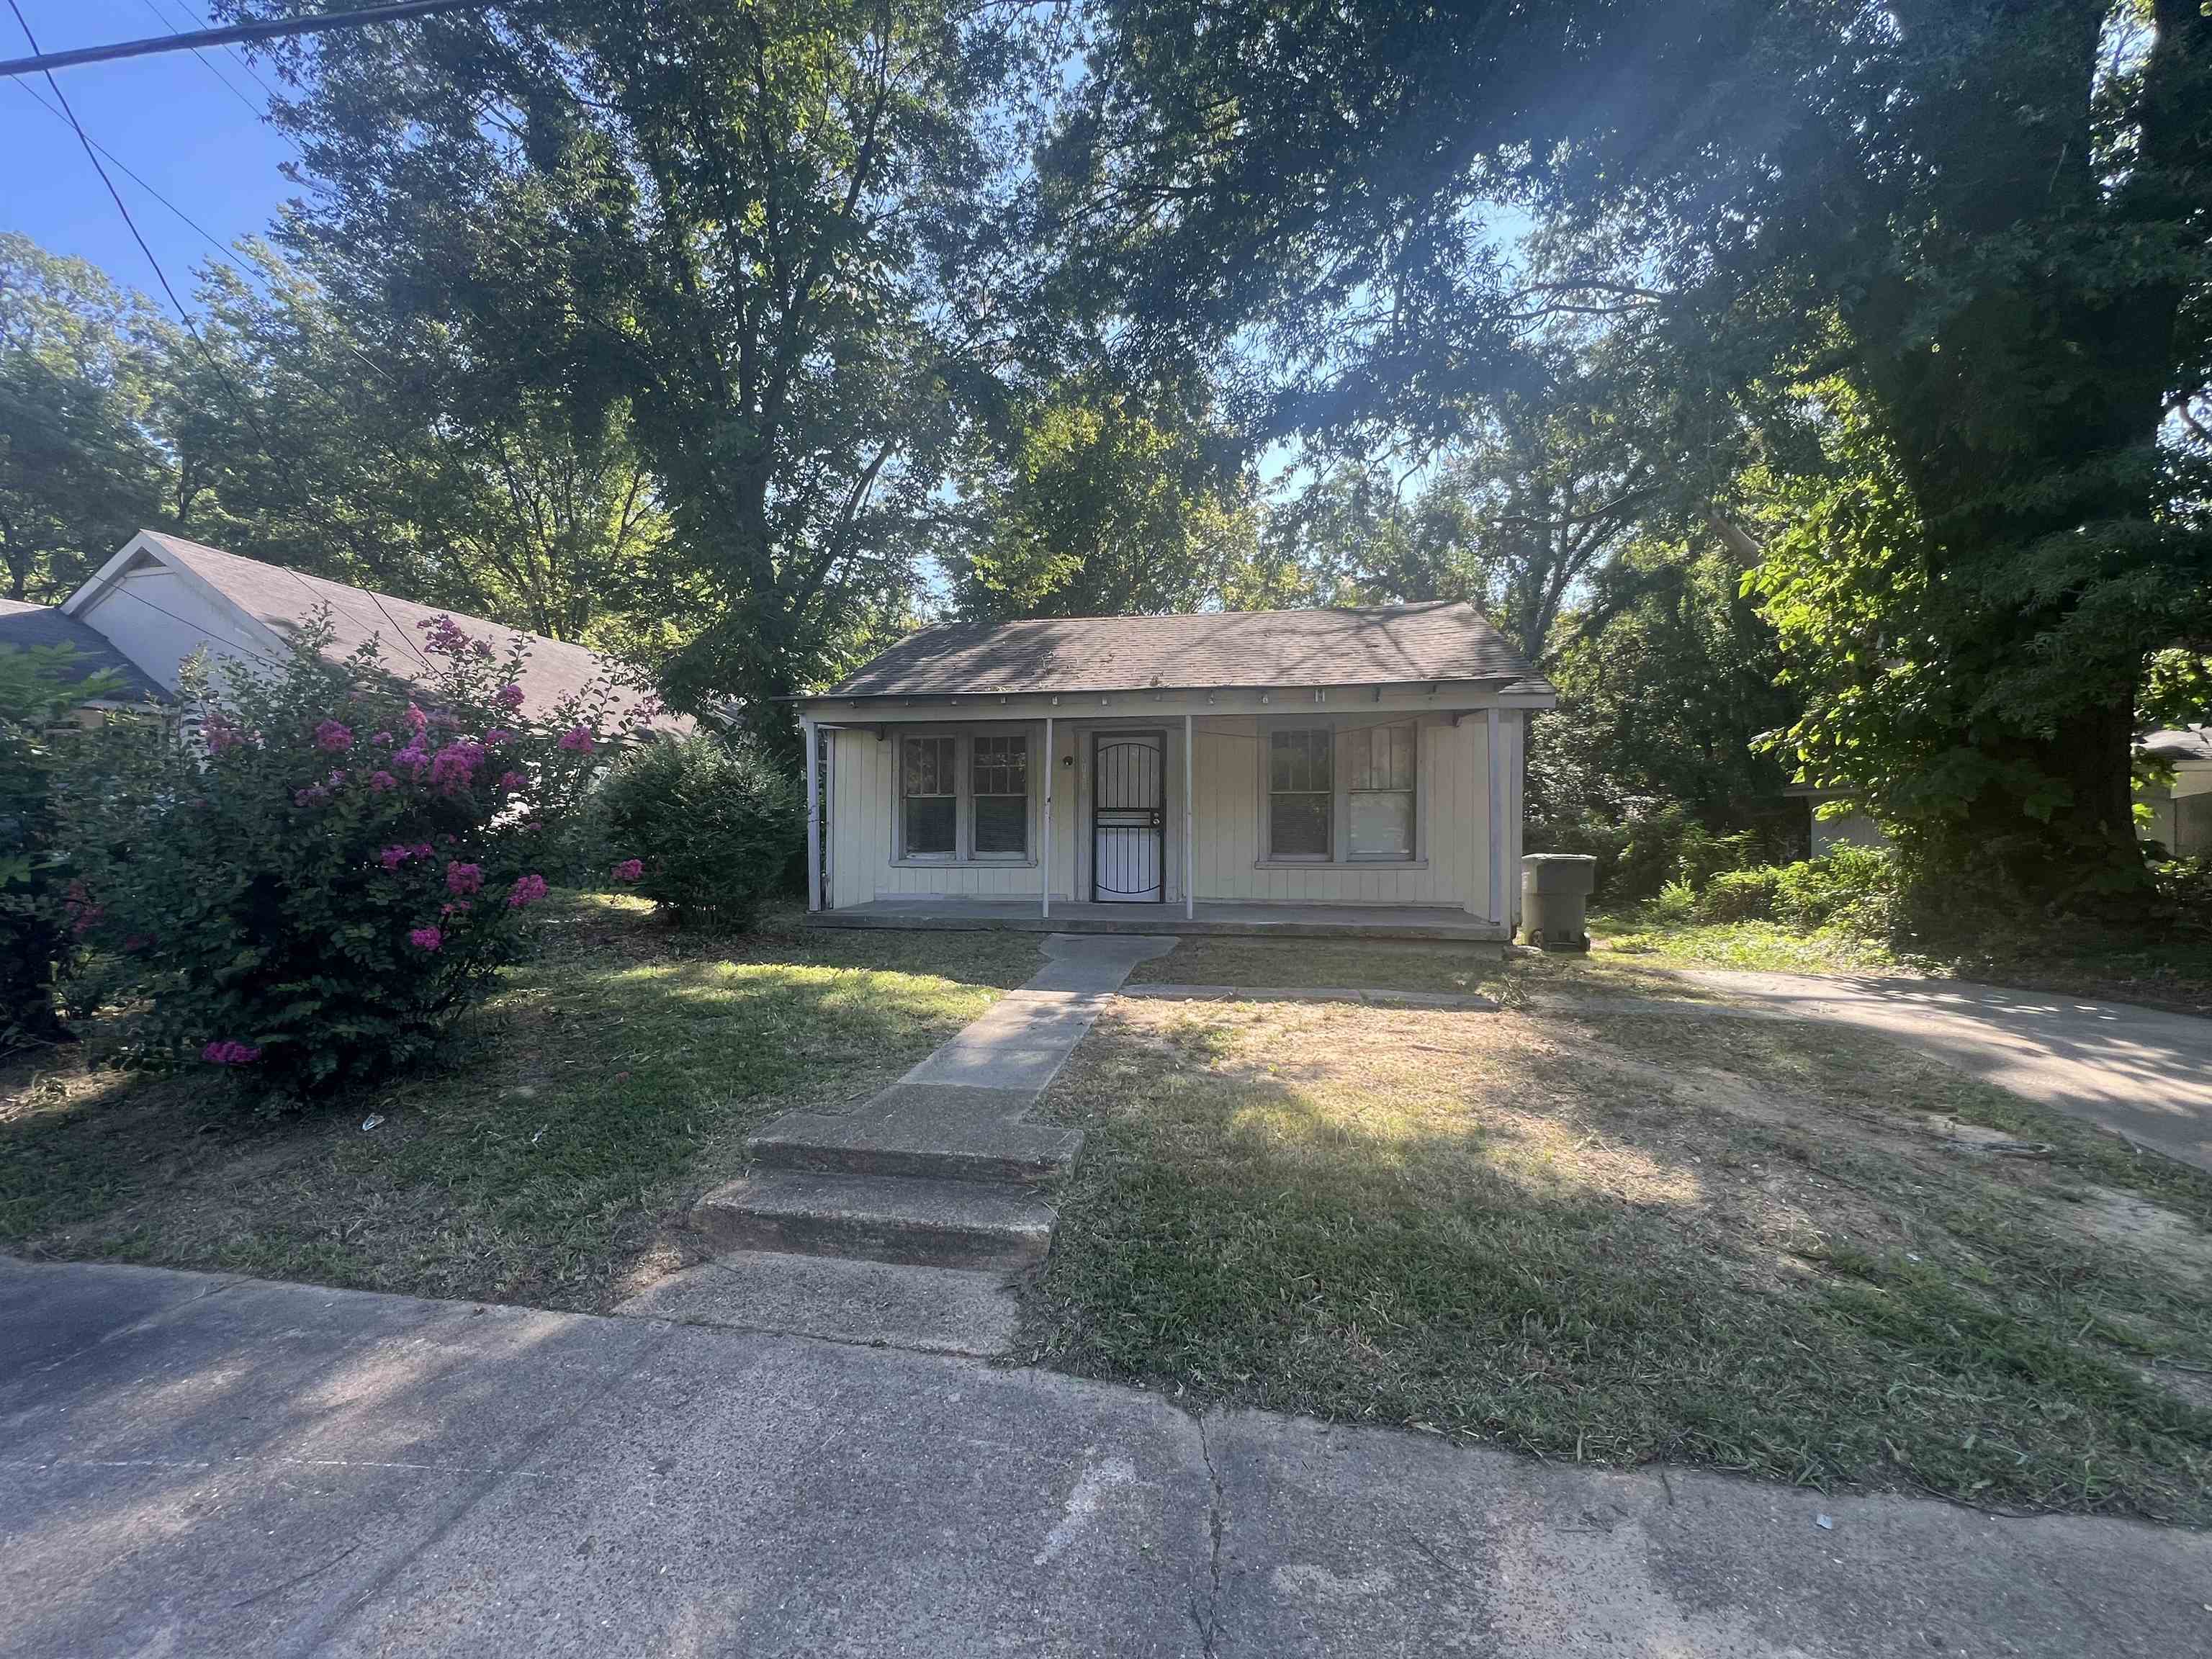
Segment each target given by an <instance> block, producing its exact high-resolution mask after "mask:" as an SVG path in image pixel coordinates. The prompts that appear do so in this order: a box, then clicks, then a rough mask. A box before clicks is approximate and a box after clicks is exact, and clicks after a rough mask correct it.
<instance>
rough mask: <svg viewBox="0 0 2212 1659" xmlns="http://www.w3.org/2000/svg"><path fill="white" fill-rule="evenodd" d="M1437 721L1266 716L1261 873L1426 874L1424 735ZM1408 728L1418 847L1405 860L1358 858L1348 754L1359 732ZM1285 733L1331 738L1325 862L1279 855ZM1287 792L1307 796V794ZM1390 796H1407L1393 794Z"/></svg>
mask: <svg viewBox="0 0 2212 1659" xmlns="http://www.w3.org/2000/svg"><path fill="white" fill-rule="evenodd" d="M1430 724H1431V722H1430V721H1428V720H1424V719H1422V718H1421V716H1420V715H1419V714H1417V713H1407V714H1405V715H1404V716H1403V717H1402V718H1399V719H1375V718H1372V717H1366V716H1359V715H1352V716H1338V717H1336V718H1334V719H1328V718H1321V717H1316V716H1315V715H1310V714H1278V715H1273V716H1262V717H1261V721H1260V742H1259V745H1258V747H1259V751H1260V753H1259V766H1258V768H1257V770H1256V774H1255V781H1256V782H1257V784H1258V786H1259V792H1260V799H1259V815H1260V850H1259V854H1258V856H1257V857H1255V859H1254V860H1253V866H1254V867H1255V869H1261V870H1422V869H1426V868H1427V867H1428V833H1427V824H1426V823H1425V817H1426V810H1427V805H1428V777H1427V770H1428V768H1427V763H1426V761H1425V757H1424V755H1423V752H1422V746H1423V745H1422V734H1423V732H1424V731H1425V728H1426V727H1427V726H1429V725H1430ZM1394 726H1403V727H1404V728H1406V730H1407V733H1408V735H1409V736H1410V738H1411V740H1412V753H1411V756H1410V759H1411V760H1412V763H1413V789H1412V791H1411V793H1412V795H1413V837H1412V839H1413V845H1412V848H1411V850H1410V851H1409V852H1407V854H1403V855H1398V854H1374V853H1367V854H1358V855H1356V856H1355V855H1354V854H1352V852H1351V850H1350V849H1351V846H1352V793H1353V792H1352V787H1351V784H1350V778H1351V775H1352V774H1351V767H1350V764H1349V760H1348V755H1347V751H1348V750H1349V749H1350V746H1351V737H1352V733H1353V732H1369V731H1373V730H1376V729H1378V728H1385V729H1387V728H1389V727H1394ZM1277 732H1327V733H1328V738H1329V768H1330V770H1329V815H1328V823H1329V851H1328V856H1326V857H1320V856H1316V854H1311V853H1279V852H1277V851H1276V850H1275V845H1274V837H1275V819H1274V808H1273V796H1274V794H1275V793H1276V792H1275V789H1274V767H1273V755H1274V738H1275V734H1276V733H1277ZM1285 793H1307V792H1303V791H1289V792H1285ZM1387 793H1404V792H1401V791H1395V790H1394V791H1389V792H1387Z"/></svg>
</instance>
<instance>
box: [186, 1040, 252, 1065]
mask: <svg viewBox="0 0 2212 1659" xmlns="http://www.w3.org/2000/svg"><path fill="white" fill-rule="evenodd" d="M200 1058H201V1059H202V1060H205V1061H207V1063H208V1064H209V1065H210V1066H251V1065H252V1064H253V1062H254V1061H255V1060H258V1059H260V1058H261V1050H260V1049H258V1048H255V1047H254V1046H253V1045H252V1043H250V1042H234V1041H233V1040H231V1039H229V1038H225V1039H224V1040H223V1041H222V1042H210V1043H209V1044H208V1046H207V1047H206V1048H203V1049H201V1050H200Z"/></svg>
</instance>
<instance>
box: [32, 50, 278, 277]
mask: <svg viewBox="0 0 2212 1659" xmlns="http://www.w3.org/2000/svg"><path fill="white" fill-rule="evenodd" d="M9 84H10V85H13V86H17V87H21V88H22V89H23V91H24V93H25V94H27V95H28V96H29V97H31V98H33V99H35V100H37V101H38V106H39V107H40V109H42V110H44V111H46V113H47V114H49V115H51V116H52V117H53V118H54V119H55V120H57V121H59V122H61V123H62V124H63V125H64V126H66V125H69V117H68V116H66V115H64V114H63V113H62V112H61V111H59V110H58V109H56V108H55V107H54V106H52V104H50V103H48V102H47V101H46V98H45V96H44V95H43V94H41V93H40V91H39V89H38V88H36V87H34V86H33V85H32V84H31V83H30V82H28V81H15V82H10V83H9ZM92 147H93V148H94V149H96V150H98V151H99V152H100V154H101V155H105V156H106V158H107V159H108V160H109V161H112V162H113V163H114V164H115V170H116V171H117V172H118V173H121V174H122V175H123V176H124V177H125V178H126V179H129V180H130V181H131V183H132V184H134V185H137V186H138V188H139V189H141V190H143V191H145V192H146V193H147V194H148V195H149V196H150V197H153V198H154V199H155V201H156V202H159V203H160V204H161V205H162V206H163V207H165V208H167V209H168V210H169V211H170V212H172V213H173V214H175V215H176V216H177V217H178V218H179V219H181V220H183V221H184V222H185V224H186V225H187V226H189V227H190V228H191V229H192V230H194V231H196V232H197V233H198V234H199V235H200V236H201V237H202V238H204V240H206V242H207V244H208V246H210V247H212V248H213V249H214V250H215V251H216V252H217V253H218V254H220V255H221V256H222V258H225V259H228V260H229V261H230V263H231V264H234V265H236V266H237V267H238V268H239V270H241V271H243V272H245V273H246V275H247V276H253V275H255V274H256V273H255V271H254V270H253V267H252V266H251V265H249V264H246V262H245V261H244V260H242V259H240V258H239V257H238V256H237V255H236V254H235V253H233V252H231V251H230V250H229V249H228V248H227V247H225V246H223V245H222V242H221V241H219V240H216V234H215V233H214V232H213V231H211V230H210V229H209V228H207V227H206V226H205V225H204V224H202V223H201V222H199V221H198V220H197V219H195V218H193V217H192V216H191V214H189V213H187V212H185V210H184V209H182V208H180V207H179V206H178V205H177V204H175V203H174V202H173V201H171V200H170V199H169V198H168V197H166V196H164V195H162V194H161V191H158V190H156V189H155V188H154V186H153V185H149V184H148V183H147V182H146V180H145V179H143V178H142V177H140V176H139V174H138V173H137V172H136V171H134V170H133V169H132V167H131V164H130V163H129V162H128V161H125V160H124V159H123V158H122V157H121V156H119V155H117V154H116V153H115V152H114V151H113V150H112V149H108V147H107V146H106V145H105V144H103V143H100V141H99V140H98V139H97V138H95V139H94V140H93V143H92Z"/></svg>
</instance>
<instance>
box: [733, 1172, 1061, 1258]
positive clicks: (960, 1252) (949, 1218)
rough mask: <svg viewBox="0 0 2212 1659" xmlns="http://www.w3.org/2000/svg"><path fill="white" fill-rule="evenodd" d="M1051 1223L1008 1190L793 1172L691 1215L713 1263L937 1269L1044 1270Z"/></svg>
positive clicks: (744, 1184)
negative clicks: (780, 1256) (814, 1258)
mask: <svg viewBox="0 0 2212 1659" xmlns="http://www.w3.org/2000/svg"><path fill="white" fill-rule="evenodd" d="M691 1219H692V1223H693V1225H695V1226H696V1227H697V1228H698V1230H699V1231H700V1232H701V1233H702V1234H703V1235H704V1236H705V1238H706V1240H707V1243H708V1248H709V1249H712V1250H713V1251H714V1253H715V1254H717V1255H720V1254H721V1253H722V1252H725V1251H729V1250H781V1251H785V1252H787V1253H792V1254H796V1255H836V1256H848V1257H858V1258H860V1259H861V1260H863V1261H913V1262H921V1263H924V1264H927V1265H930V1266H934V1267H1027V1266H1029V1265H1030V1263H1031V1262H1035V1261H1042V1260H1043V1259H1044V1255H1045V1252H1046V1251H1047V1250H1048V1249H1051V1248H1052V1229H1053V1224H1054V1220H1055V1219H1056V1217H1055V1216H1054V1212H1053V1209H1052V1206H1050V1205H1048V1204H1046V1203H1044V1202H1043V1201H1042V1200H1040V1199H1037V1198H1036V1197H1034V1196H1032V1195H1031V1194H1029V1193H1027V1192H1025V1191H1024V1190H1022V1189H1021V1188H1015V1187H999V1186H987V1185H984V1184H983V1183H981V1182H973V1181H928V1180H921V1179H916V1178H915V1177H912V1176H866V1175H837V1174H817V1173H814V1172H811V1171H806V1170H761V1171H759V1172H758V1173H757V1174H754V1175H750V1176H746V1177H745V1178H744V1180H742V1181H733V1182H731V1183H730V1184H729V1185H728V1186H726V1187H720V1188H716V1189H715V1190H714V1191H713V1192H711V1193H709V1194H707V1196H706V1197H704V1198H702V1199H701V1200H699V1202H698V1203H697V1204H696V1205H695V1206H692V1210H691Z"/></svg>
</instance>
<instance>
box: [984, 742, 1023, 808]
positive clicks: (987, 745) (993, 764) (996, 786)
mask: <svg viewBox="0 0 2212 1659" xmlns="http://www.w3.org/2000/svg"><path fill="white" fill-rule="evenodd" d="M971 771H972V773H973V787H974V788H975V793H976V794H978V795H979V796H980V795H1026V794H1028V793H1029V792H1030V784H1029V739H1028V738H1025V737H1019V736H1015V737H1002V738H976V739H975V762H974V764H973V766H972V767H971Z"/></svg>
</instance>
